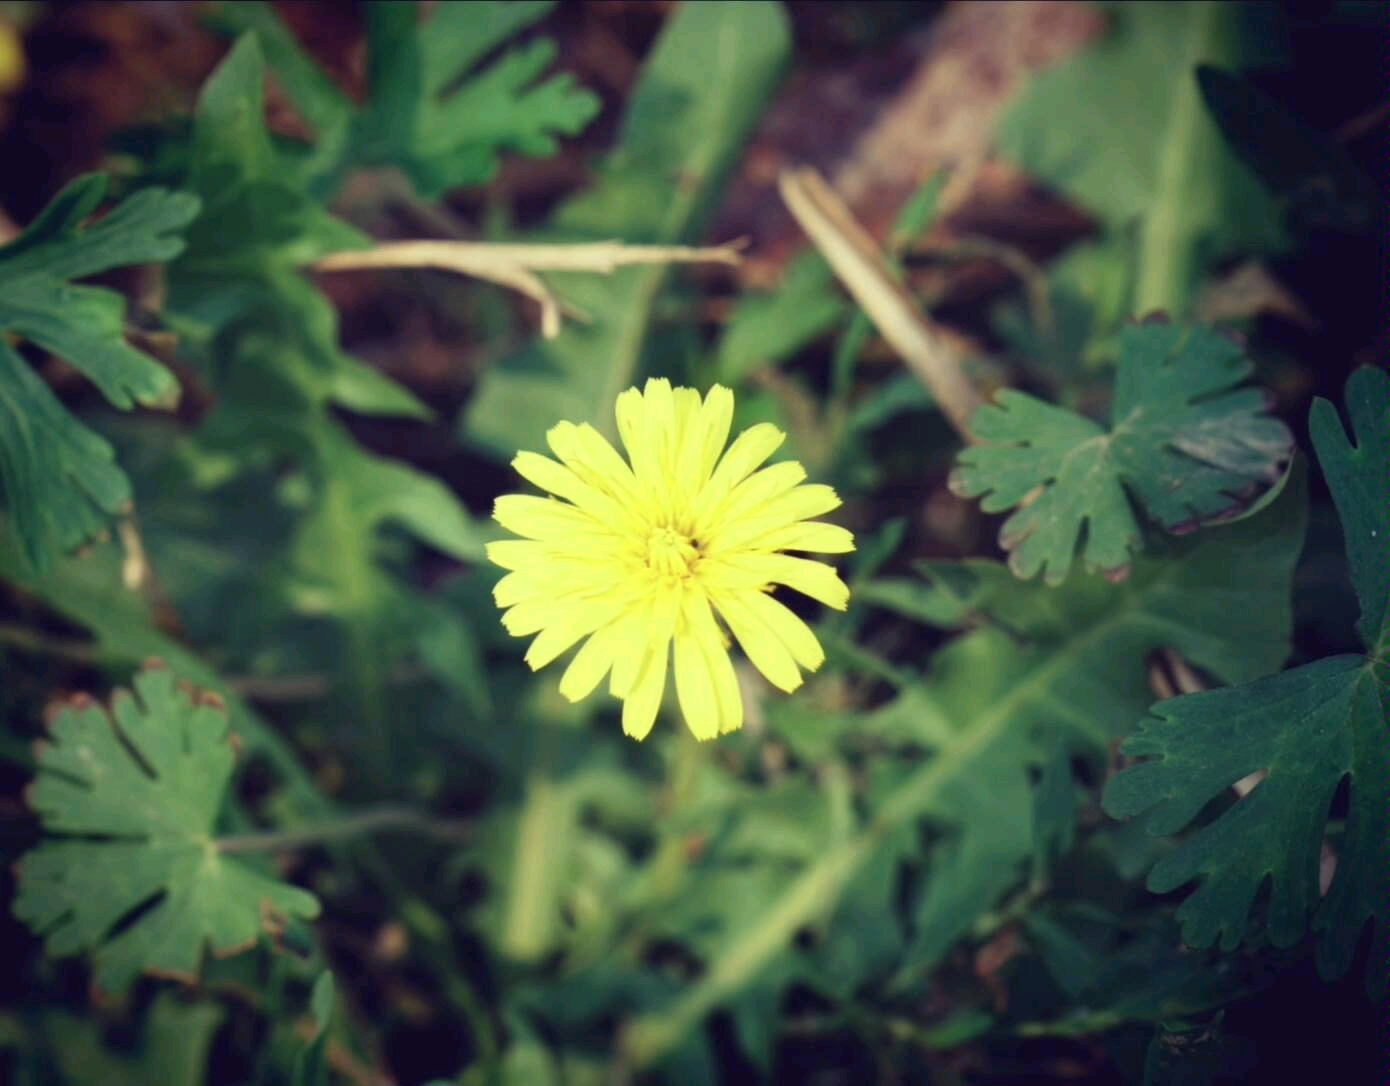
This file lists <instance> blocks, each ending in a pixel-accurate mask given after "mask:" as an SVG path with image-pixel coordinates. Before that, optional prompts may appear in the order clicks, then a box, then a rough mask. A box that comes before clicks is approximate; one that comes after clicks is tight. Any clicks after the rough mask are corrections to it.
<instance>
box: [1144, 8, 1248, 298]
mask: <svg viewBox="0 0 1390 1086" xmlns="http://www.w3.org/2000/svg"><path fill="white" fill-rule="evenodd" d="M1230 6H1233V5H1228V4H1225V3H1218V2H1216V0H1202V2H1200V3H1194V4H1193V5H1192V8H1193V11H1192V15H1191V30H1190V32H1189V35H1188V42H1187V55H1186V56H1185V57H1183V59H1182V63H1181V66H1180V71H1181V75H1180V77H1179V78H1178V79H1177V81H1176V83H1175V85H1174V88H1173V100H1172V109H1171V111H1170V113H1169V120H1168V127H1167V130H1166V131H1165V132H1164V133H1163V139H1162V143H1161V144H1160V150H1159V156H1158V174H1157V178H1156V181H1155V189H1154V194H1153V202H1152V205H1151V206H1150V209H1149V212H1148V214H1147V215H1145V216H1144V217H1143V219H1142V221H1141V224H1140V228H1139V266H1138V270H1137V274H1136V278H1135V287H1134V306H1135V312H1137V313H1139V314H1141V315H1143V314H1147V313H1152V312H1155V311H1157V310H1162V311H1163V312H1166V313H1170V314H1173V315H1174V316H1176V315H1179V314H1181V313H1182V311H1183V310H1184V309H1185V308H1186V305H1187V296H1188V287H1189V285H1190V284H1189V279H1190V278H1191V275H1192V269H1193V264H1194V258H1195V256H1196V252H1195V250H1196V246H1197V240H1198V235H1199V233H1200V231H1201V230H1202V223H1201V211H1200V205H1201V203H1202V199H1201V196H1202V194H1201V192H1200V186H1202V185H1203V184H1207V183H1210V181H1209V172H1208V171H1209V163H1208V162H1207V161H1206V160H1205V158H1204V156H1203V155H1202V154H1201V153H1200V152H1201V150H1202V140H1203V137H1204V135H1205V136H1208V137H1209V136H1210V132H1209V131H1208V132H1204V129H1210V127H1211V124H1212V122H1211V120H1210V119H1209V118H1208V117H1207V115H1206V111H1205V108H1204V107H1203V105H1202V99H1201V95H1200V93H1199V92H1198V89H1197V80H1196V79H1195V78H1194V77H1193V74H1192V73H1193V70H1194V69H1195V67H1196V66H1197V65H1198V64H1199V63H1202V62H1203V61H1211V60H1217V59H1221V58H1220V56H1219V55H1218V54H1220V53H1223V52H1225V51H1226V50H1224V49H1223V48H1222V46H1223V45H1224V43H1225V38H1226V37H1228V36H1229V34H1227V33H1223V32H1224V31H1227V30H1228V27H1229V22H1230V19H1231V18H1232V15H1231V13H1229V12H1227V11H1225V10H1224V9H1225V8H1227V7H1230Z"/></svg>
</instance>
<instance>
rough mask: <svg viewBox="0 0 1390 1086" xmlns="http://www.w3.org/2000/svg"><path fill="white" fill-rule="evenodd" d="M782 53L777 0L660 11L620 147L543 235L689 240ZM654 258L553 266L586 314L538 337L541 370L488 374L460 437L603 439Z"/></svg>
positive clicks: (633, 362) (766, 95)
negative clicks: (595, 268)
mask: <svg viewBox="0 0 1390 1086" xmlns="http://www.w3.org/2000/svg"><path fill="white" fill-rule="evenodd" d="M790 51H791V37H790V31H789V28H788V24H787V16H786V13H785V11H783V9H782V7H781V5H780V4H776V3H770V2H764V0H754V2H748V3H738V4H716V3H690V4H684V5H682V6H681V7H680V8H679V9H678V10H677V11H676V13H675V14H674V15H673V16H672V17H671V18H670V19H668V20H667V21H666V23H665V25H664V26H663V28H662V31H661V36H660V37H659V38H658V39H657V42H656V45H655V46H654V47H653V49H652V52H651V54H650V56H649V57H648V59H647V61H646V63H645V65H644V66H643V69H642V74H641V77H640V78H639V80H638V83H637V87H636V89H635V90H634V91H633V94H632V96H631V98H630V99H629V101H628V107H627V113H626V114H625V116H624V118H623V125H622V130H621V133H620V136H619V141H618V147H617V149H616V150H615V151H614V152H613V153H612V154H611V155H610V156H609V158H608V160H607V161H606V162H605V164H604V166H603V168H602V169H601V170H600V172H599V177H598V181H597V183H596V185H595V187H594V188H593V189H591V190H590V191H588V192H585V193H582V194H580V195H579V196H576V197H574V198H573V199H572V200H570V201H569V202H568V203H566V204H565V205H564V206H563V207H561V208H560V210H559V211H558V212H557V213H556V215H555V217H554V219H553V221H552V224H551V230H550V231H549V232H548V238H547V240H557V241H558V240H568V241H600V240H611V239H613V238H621V239H622V240H623V241H626V242H631V243H651V244H662V245H669V244H678V243H682V242H688V241H692V240H694V239H695V238H696V237H697V235H698V234H699V232H700V230H701V228H702V226H703V225H704V222H705V220H706V218H707V216H708V214H709V212H710V211H711V210H712V209H713V207H714V205H715V203H716V201H717V200H718V197H719V194H720V192H721V189H722V186H723V183H724V179H725V177H726V176H727V175H728V172H729V170H730V169H731V168H732V167H733V165H734V162H735V160H736V158H737V156H738V154H739V152H740V151H741V150H742V148H743V145H744V143H745V141H746V140H747V139H748V137H749V136H750V135H751V133H752V130H753V126H754V125H755V124H756V123H757V122H758V120H759V118H760V117H761V116H762V113H763V109H764V108H765V107H766V105H767V102H768V101H769V99H770V98H771V96H772V93H773V92H774V91H775V90H776V89H777V87H778V85H779V84H780V82H781V75H782V70H783V68H784V67H785V65H786V62H787V60H788V57H789V54H790ZM667 275H668V270H667V269H666V268H664V267H661V266H655V265H654V266H646V267H637V268H622V269H619V270H618V271H616V272H614V273H613V274H612V275H610V276H594V275H574V274H569V275H558V274H557V275H554V276H553V277H552V278H553V280H554V283H555V287H556V289H557V291H558V292H559V293H560V294H561V295H562V296H563V297H564V298H566V299H567V300H568V301H570V302H572V303H573V304H574V305H576V306H577V307H578V308H580V309H582V310H583V311H584V312H585V313H586V314H588V316H589V317H590V318H591V320H590V321H589V322H588V323H582V324H581V323H579V322H570V324H569V325H568V326H567V327H566V328H565V329H564V331H562V332H561V333H560V335H559V337H558V338H556V339H554V340H551V341H549V342H547V343H544V344H541V345H538V346H537V347H536V348H534V350H533V352H532V353H535V352H539V353H540V354H541V355H543V357H544V360H545V366H544V367H543V368H544V369H546V370H548V371H549V372H535V370H534V369H533V368H531V367H526V368H525V369H523V368H522V367H520V366H518V365H517V363H518V362H519V361H521V359H512V360H508V361H504V362H502V363H500V364H497V365H494V366H492V367H491V368H490V369H488V370H487V371H486V372H485V373H484V374H483V378H482V381H481V382H480V384H479V387H478V390H477V392H476V393H475V394H474V397H473V399H472V401H471V402H470V404H469V406H468V409H467V411H466V413H465V416H464V424H463V425H464V433H465V434H466V436H467V437H468V438H469V439H471V440H472V441H475V442H477V443H479V444H481V445H483V446H485V447H487V448H490V449H492V450H493V451H495V452H496V453H498V454H499V455H503V456H511V455H512V454H513V453H514V452H516V450H517V449H523V448H527V449H539V448H543V447H544V443H545V432H546V430H548V429H549V428H550V427H551V426H553V425H554V424H555V423H556V422H558V421H559V420H561V419H567V420H569V421H571V422H575V423H582V422H589V423H592V424H594V425H595V426H597V427H598V428H599V430H600V431H602V432H604V433H606V434H608V435H609V436H610V437H613V436H615V434H614V429H613V428H614V421H613V409H614V404H615V402H616V400H617V397H618V393H620V392H622V391H623V389H625V388H628V387H629V386H631V385H633V384H635V383H637V382H638V380H639V378H640V376H641V372H642V367H643V365H644V351H643V348H644V344H645V342H646V339H647V331H648V326H649V325H650V323H651V320H652V307H653V305H654V303H655V301H656V299H657V296H658V295H659V294H660V292H661V288H662V285H663V284H664V283H665V282H666V279H667Z"/></svg>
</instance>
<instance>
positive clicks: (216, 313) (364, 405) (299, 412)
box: [170, 35, 483, 772]
mask: <svg viewBox="0 0 1390 1086" xmlns="http://www.w3.org/2000/svg"><path fill="white" fill-rule="evenodd" d="M264 81H265V67H264V63H263V61H262V58H261V53H260V48H259V46H258V44H257V41H256V38H255V37H254V36H253V35H247V36H245V37H243V38H242V39H241V40H240V41H239V42H238V43H237V44H236V46H235V47H234V48H233V49H232V51H231V53H230V54H229V55H228V57H227V58H226V60H224V61H223V63H222V64H221V65H220V66H219V68H218V69H217V71H216V72H214V74H213V75H212V77H211V78H210V79H209V80H208V83H207V85H206V86H205V87H204V89H203V92H202V95H201V97H200V101H199V107H198V111H197V115H196V117H195V119H194V127H193V152H194V154H193V158H192V166H191V173H190V184H191V186H192V187H193V188H194V189H196V190H197V191H198V192H199V193H200V195H201V196H202V197H203V199H204V203H205V205H206V206H207V207H208V208H209V213H208V216H207V218H208V221H209V222H212V223H213V224H214V226H213V227H210V228H209V229H208V230H206V231H202V230H196V229H195V230H194V231H193V232H191V233H190V235H189V244H188V250H187V252H186V253H185V254H184V256H183V257H182V258H181V259H180V260H179V261H177V262H176V263H175V264H173V265H171V268H170V281H171V290H170V308H171V310H172V311H174V312H175V313H177V314H178V315H179V316H180V317H181V318H182V319H183V320H184V321H185V322H187V323H188V324H189V325H191V326H196V327H199V328H201V329H202V330H203V334H202V335H201V337H200V343H199V346H200V347H201V349H202V354H203V356H204V357H203V359H202V361H203V362H204V364H205V366H206V369H207V370H208V372H209V375H210V378H211V381H212V384H213V386H214V390H215V392H216V393H217V406H216V407H215V409H214V410H213V411H212V412H211V413H210V414H209V416H208V418H207V419H206V420H205V422H204V423H203V425H202V427H201V428H200V430H199V431H198V433H197V435H196V438H195V439H194V443H193V445H192V447H191V450H190V453H189V454H188V455H189V456H190V459H191V460H193V461H198V460H203V461H208V460H212V461H216V462H218V463H221V464H224V465H225V469H224V474H225V475H230V476H235V475H237V474H245V473H249V472H259V471H263V470H264V469H265V468H266V467H268V466H269V464H268V460H274V461H275V466H276V468H277V470H282V471H283V469H284V468H285V467H292V468H293V469H294V470H295V471H296V472H297V483H298V486H299V489H300V491H301V493H300V494H299V498H298V501H297V503H296V514H297V515H296V516H295V517H294V522H293V525H292V527H291V528H290V530H289V539H288V541H287V543H286V545H285V547H284V549H283V551H281V552H280V553H279V554H278V555H277V558H278V561H277V562H275V563H274V564H273V565H271V566H270V567H269V568H267V569H265V570H264V571H260V572H258V578H259V585H258V588H259V595H260V596H261V597H262V600H261V601H260V602H263V603H264V611H265V613H263V615H262V622H263V627H262V628H271V629H277V630H284V629H287V628H289V627H292V626H294V625H296V624H304V623H312V622H315V621H317V622H318V623H320V624H321V625H329V624H328V623H324V620H325V619H331V620H333V621H332V623H331V630H330V631H329V639H330V640H332V642H333V644H332V646H331V647H330V648H329V652H330V653H331V656H332V658H331V660H330V661H327V662H326V665H325V666H327V667H329V669H330V670H331V671H332V672H334V673H335V677H337V678H339V679H340V680H341V688H340V689H341V693H342V697H341V704H340V708H341V710H342V711H344V712H348V713H351V714H352V715H353V716H355V717H356V718H358V720H359V721H360V722H361V723H362V724H363V727H362V728H360V729H359V734H360V735H361V736H362V737H363V738H364V740H365V741H366V742H368V743H369V744H372V748H371V749H370V750H369V752H368V753H369V757H370V759H371V761H372V762H373V764H379V768H380V769H381V770H382V771H383V772H389V766H388V765H387V764H386V762H385V760H384V759H383V757H382V756H383V755H384V754H386V753H387V751H388V747H389V736H390V735H391V734H392V733H391V731H390V729H389V726H388V695H387V690H386V683H387V680H388V676H389V674H390V671H391V668H392V667H393V666H394V665H395V664H396V663H398V662H399V658H400V656H402V655H404V653H405V652H407V651H409V647H410V639H409V638H408V637H407V636H405V635H406V633H407V632H408V631H409V630H410V629H412V628H413V627H416V626H418V625H420V624H421V622H422V615H423V611H424V604H423V600H422V599H421V598H420V597H419V596H418V594H417V593H415V592H414V591H413V590H412V589H411V588H410V587H409V586H407V585H405V584H403V583H401V581H400V580H399V579H398V578H397V577H396V576H394V575H393V574H392V573H391V572H390V571H389V570H388V569H387V568H385V566H384V565H383V563H382V562H381V557H382V550H383V547H384V546H385V545H386V542H387V541H386V540H385V539H384V536H385V532H384V529H385V528H386V527H387V526H388V525H390V526H395V527H399V528H402V529H404V530H405V532H406V533H408V534H409V535H410V536H411V537H412V538H413V539H416V540H418V541H420V542H421V543H424V544H426V545H428V546H430V547H433V548H435V549H436V550H439V551H441V552H443V553H445V554H448V555H450V556H452V557H455V558H460V559H465V560H477V559H479V558H481V557H482V549H483V541H482V536H481V535H480V533H479V532H478V531H477V529H476V528H475V526H474V524H473V521H472V519H471V518H470V517H469V515H468V514H467V512H466V511H465V510H464V508H463V506H462V504H461V503H460V502H459V500H458V499H457V497H456V496H455V495H454V494H453V493H452V492H451V491H450V490H449V489H448V488H447V487H446V486H444V485H443V483H441V482H440V481H439V480H438V479H435V478H433V477H431V476H429V475H426V474H424V473H422V472H419V471H417V470H415V469H414V468H412V467H409V466H408V465H406V464H403V463H399V462H396V461H392V460H388V459H385V458H382V457H379V456H376V455H374V454H372V453H369V452H367V451H366V450H365V449H363V448H361V447H360V446H359V445H358V444H357V442H356V441H355V440H354V439H353V438H352V436H351V435H350V433H349V432H348V430H347V429H346V427H345V426H344V425H343V423H342V422H341V421H340V420H339V419H338V417H337V415H336V411H335V409H336V408H338V407H343V408H347V409H349V410H352V411H355V412H358V413H363V414H379V415H402V414H404V415H413V416H416V417H421V416H428V411H427V410H426V409H425V407H424V406H423V405H422V404H420V403H419V401H418V400H416V399H415V397H414V396H412V395H411V394H410V393H409V392H407V391H406V390H405V389H403V388H401V387H400V386H399V385H396V384H395V383H394V382H392V381H390V380H388V379H387V378H386V377H384V376H383V375H381V374H380V373H378V372H376V371H375V370H374V369H372V368H371V367H369V366H367V365H365V364H364V363H362V362H361V361H359V360H357V359H355V358H352V357H350V356H349V355H347V354H345V353H344V352H343V351H342V350H341V349H340V347H339V345H338V321H337V314H336V312H335V311H334V309H333V306H332V304H331V303H330V302H329V300H328V299H327V298H326V297H325V296H324V295H323V294H321V293H320V292H319V291H318V290H316V289H315V287H314V286H313V284H312V283H311V282H310V281H309V280H308V279H307V278H306V277H305V276H304V275H303V274H302V273H301V271H300V267H301V266H302V265H303V264H304V263H306V262H308V261H312V260H314V259H316V258H317V257H318V256H321V255H322V254H324V253H326V252H331V251H334V250H339V249H344V248H352V247H355V246H359V245H362V244H367V243H368V242H367V239H366V238H364V237H363V236H362V235H361V234H359V233H358V232H357V231H355V230H353V229H352V228H350V227H348V226H347V225H346V224H344V223H341V222H339V221H338V220H337V219H335V218H333V217H332V216H331V215H329V214H328V213H327V212H326V211H324V210H323V208H321V207H320V206H319V205H318V204H317V202H316V201H315V200H313V199H312V198H311V197H310V196H309V195H307V194H306V193H305V192H304V191H303V189H302V184H301V182H300V181H298V180H297V179H296V178H295V177H294V176H293V175H290V174H288V173H287V171H285V169H284V168H283V164H281V163H279V161H278V160H277V158H276V156H275V153H274V149H273V147H272V145H271V143H270V137H269V133H268V132H267V129H266V125H265V118H264ZM194 494H195V495H196V497H193V500H194V501H196V502H204V501H206V497H205V496H204V495H202V494H199V493H198V488H196V487H195V489H194ZM245 515H246V518H247V519H248V520H250V521H253V522H256V523H259V521H258V516H259V514H258V511H257V510H256V509H255V508H254V507H252V508H249V509H248V510H247V511H246V514H245ZM253 527H254V525H253ZM246 534H248V535H250V534H252V533H251V531H247V533H246ZM241 610H242V612H243V613H244V611H245V609H244V608H243V609H241Z"/></svg>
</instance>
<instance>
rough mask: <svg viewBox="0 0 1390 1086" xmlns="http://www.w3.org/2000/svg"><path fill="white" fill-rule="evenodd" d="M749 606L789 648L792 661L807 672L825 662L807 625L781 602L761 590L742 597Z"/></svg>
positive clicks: (817, 642) (821, 651)
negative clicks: (794, 660)
mask: <svg viewBox="0 0 1390 1086" xmlns="http://www.w3.org/2000/svg"><path fill="white" fill-rule="evenodd" d="M743 602H744V603H746V604H747V605H748V607H749V609H750V610H751V611H752V612H753V613H754V614H755V615H757V616H758V618H759V620H760V621H761V622H762V623H763V624H764V625H765V626H767V628H768V629H770V630H772V631H773V633H774V634H775V635H776V636H777V639H778V640H779V641H781V642H782V644H784V645H786V646H787V648H788V649H789V650H791V654H792V656H793V657H794V658H795V659H796V662H797V663H798V664H800V665H801V666H802V667H803V668H805V669H806V670H807V671H817V670H819V668H820V666H821V664H823V663H825V650H824V649H822V648H821V645H820V642H819V641H818V640H816V635H815V634H814V633H813V632H812V631H811V627H809V626H807V625H806V623H804V622H802V621H801V619H800V618H798V617H797V615H796V614H795V613H794V612H793V611H792V610H791V609H790V608H788V607H787V606H786V605H785V604H782V603H779V602H778V601H777V600H774V599H773V598H772V597H771V596H769V595H767V593H765V592H753V593H750V594H749V595H748V596H745V597H744V598H743Z"/></svg>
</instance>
